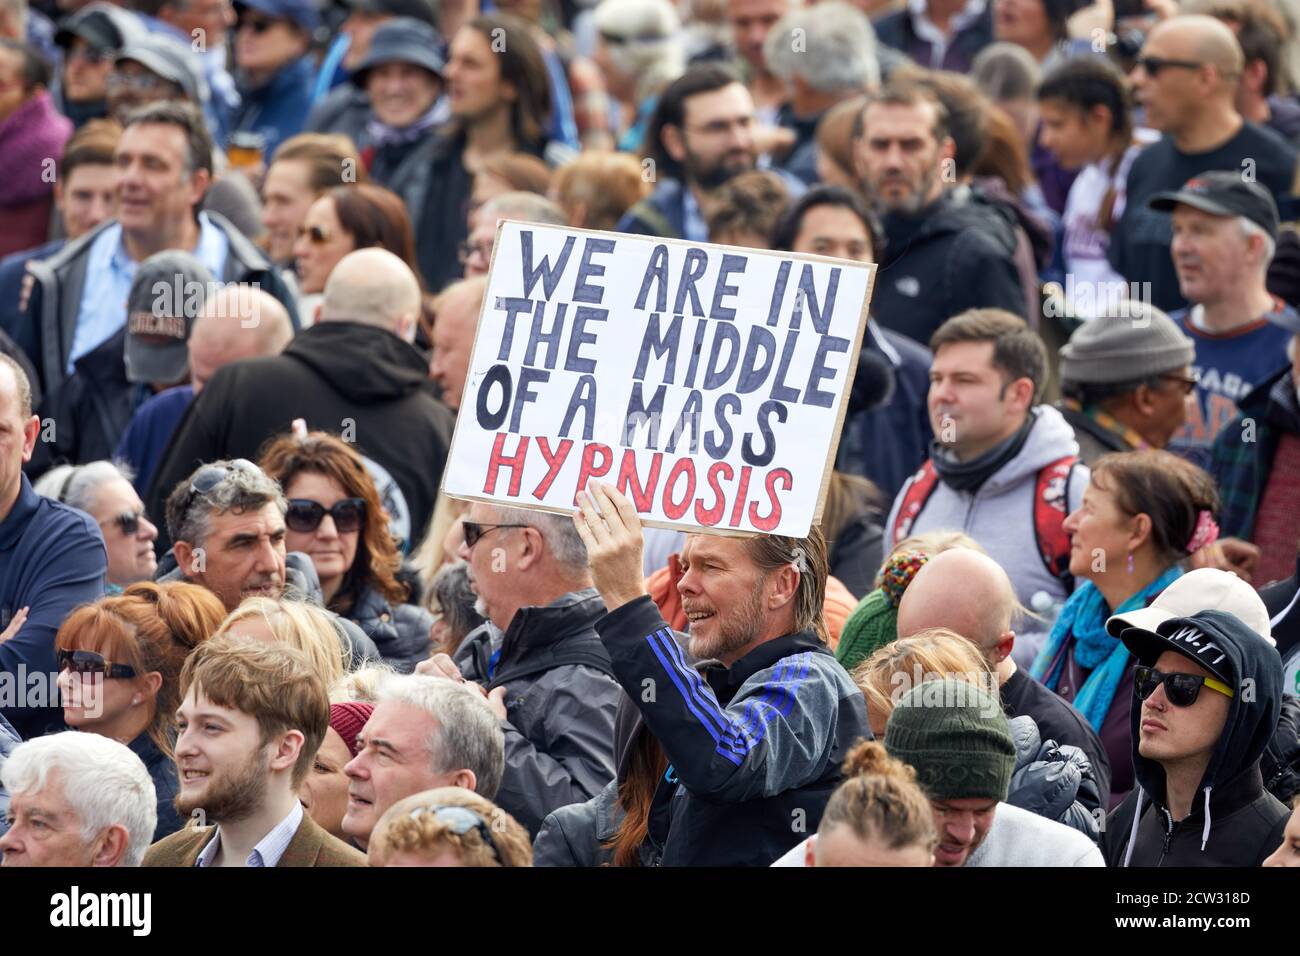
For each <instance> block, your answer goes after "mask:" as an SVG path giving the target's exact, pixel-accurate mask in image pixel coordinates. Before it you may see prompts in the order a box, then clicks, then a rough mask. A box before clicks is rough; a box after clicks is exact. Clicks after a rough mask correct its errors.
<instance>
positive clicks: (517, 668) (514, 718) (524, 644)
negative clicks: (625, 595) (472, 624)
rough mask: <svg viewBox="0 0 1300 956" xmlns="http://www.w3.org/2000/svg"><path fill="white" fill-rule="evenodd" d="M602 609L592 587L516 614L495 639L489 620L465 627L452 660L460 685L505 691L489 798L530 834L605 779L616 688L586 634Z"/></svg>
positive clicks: (609, 771) (610, 765)
mask: <svg viewBox="0 0 1300 956" xmlns="http://www.w3.org/2000/svg"><path fill="white" fill-rule="evenodd" d="M604 613H605V604H604V602H603V601H601V599H600V595H599V594H597V593H596V590H595V588H585V589H583V590H581V591H572V592H570V593H568V594H565V595H562V596H561V597H559V598H558V599H556V600H555V601H552V602H551V603H550V604H547V605H545V606H542V607H524V608H520V609H519V610H518V611H516V612H515V616H514V618H512V619H511V621H510V626H509V627H508V628H507V629H506V631H505V633H504V634H502V633H501V631H500V630H499V629H498V628H497V627H496V626H495V625H493V624H492V623H491V622H490V621H489V622H488V623H486V624H484V625H482V626H481V627H479V628H477V629H475V630H474V631H471V632H470V633H469V634H468V635H467V636H466V638H465V640H464V641H463V642H461V645H460V648H459V649H458V650H457V651H456V654H455V656H454V658H453V659H454V660H455V662H456V666H457V667H459V668H460V672H461V674H463V675H464V677H465V679H466V680H472V681H476V682H478V683H480V684H482V685H483V686H484V687H486V688H487V689H488V690H492V689H493V688H496V687H499V686H504V687H505V688H506V700H505V704H506V714H507V716H506V719H505V720H504V721H502V724H501V729H502V730H503V731H504V732H505V738H506V765H505V773H504V774H503V775H502V778H501V789H500V790H499V791H497V795H496V802H497V804H498V805H499V806H500V807H501V809H503V810H505V811H506V812H507V813H509V814H510V815H511V816H513V817H514V818H515V819H516V820H518V821H519V822H520V823H522V824H523V825H524V826H525V827H527V828H528V833H529V835H530V836H532V837H536V836H537V832H538V830H539V829H540V828H541V825H542V821H543V820H544V819H546V816H547V814H549V813H551V812H552V811H553V810H556V809H558V808H560V807H563V806H568V805H569V804H571V803H582V802H584V801H586V800H589V799H591V798H592V797H594V796H595V795H596V794H598V793H599V792H600V791H601V790H602V789H603V788H604V787H605V786H606V784H608V783H609V782H610V781H611V780H612V779H614V774H615V767H614V749H613V746H614V713H615V711H616V710H617V708H618V700H619V697H620V692H619V688H618V684H617V683H615V681H614V679H613V677H611V676H610V674H609V663H608V662H609V655H608V653H606V651H605V649H604V647H602V646H601V644H600V641H599V640H598V639H597V638H596V634H595V631H594V630H593V625H594V623H595V622H596V620H597V619H598V618H599V617H600V616H601V615H602V614H604ZM497 651H499V654H498V653H496V652H497Z"/></svg>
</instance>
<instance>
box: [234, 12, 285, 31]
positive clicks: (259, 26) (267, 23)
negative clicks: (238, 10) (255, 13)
mask: <svg viewBox="0 0 1300 956" xmlns="http://www.w3.org/2000/svg"><path fill="white" fill-rule="evenodd" d="M275 24H276V21H275V20H264V19H262V18H261V17H249V16H243V17H240V18H239V23H238V25H237V26H236V27H235V29H236V30H242V29H244V27H248V29H250V30H252V31H253V32H254V33H259V34H261V33H265V32H266V31H267V30H269V29H271V27H273V26H275Z"/></svg>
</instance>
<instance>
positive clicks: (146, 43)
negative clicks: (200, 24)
mask: <svg viewBox="0 0 1300 956" xmlns="http://www.w3.org/2000/svg"><path fill="white" fill-rule="evenodd" d="M122 60H134V61H135V62H136V63H139V64H140V65H141V66H143V67H144V68H145V69H147V70H149V71H150V72H151V73H156V74H157V75H158V76H161V77H162V78H163V79H164V80H166V81H168V82H169V83H175V84H176V85H177V86H179V87H180V88H181V90H182V92H184V94H185V97H186V99H188V100H189V101H190V102H191V103H194V104H196V105H199V106H202V105H203V104H204V103H206V102H207V100H208V81H207V80H206V79H204V77H203V68H202V66H200V65H199V61H198V59H197V58H196V57H195V55H194V54H193V53H191V52H190V48H189V47H187V46H186V45H185V44H184V43H181V41H180V40H176V39H173V38H172V37H169V36H164V35H162V34H161V33H149V34H146V35H145V36H142V37H139V38H137V39H135V40H131V41H130V42H129V43H127V44H126V46H124V47H122V49H121V50H120V51H119V52H118V54H117V60H116V61H115V62H121V61H122Z"/></svg>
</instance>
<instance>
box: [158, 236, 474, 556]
mask: <svg viewBox="0 0 1300 956" xmlns="http://www.w3.org/2000/svg"><path fill="white" fill-rule="evenodd" d="M419 315H420V285H419V282H418V281H417V280H416V278H415V274H414V273H412V272H411V270H410V269H409V268H408V267H407V266H406V264H405V263H404V262H402V260H401V259H399V258H398V257H397V256H395V255H393V254H392V253H391V252H388V251H386V250H384V249H379V248H369V249H359V250H357V251H356V252H352V253H349V254H348V255H346V256H344V257H343V258H342V259H341V260H339V263H338V265H336V266H335V267H334V270H333V271H332V272H331V273H330V277H329V281H328V282H327V283H326V284H325V296H324V300H323V301H322V303H321V309H320V319H319V321H318V322H317V323H316V324H315V325H313V326H312V327H311V328H309V329H305V330H304V331H302V332H300V333H298V335H297V337H295V338H294V339H293V341H292V342H290V343H289V345H288V347H287V348H285V350H284V352H283V353H282V354H280V355H273V356H269V357H265V358H253V359H248V360H246V361H242V362H235V363H234V364H232V365H227V366H225V367H224V368H222V369H221V370H220V371H218V372H217V373H216V374H215V375H213V376H212V379H211V381H209V382H208V383H207V385H206V386H205V387H204V388H203V390H202V391H201V392H200V393H199V394H198V395H197V396H196V397H195V399H194V402H193V404H192V405H190V407H189V410H188V411H187V412H186V414H185V419H184V420H183V421H182V422H181V424H180V426H179V427H178V428H177V430H176V434H175V436H174V437H173V439H172V442H171V445H170V446H169V447H168V449H167V452H166V454H165V455H164V456H163V460H162V463H161V464H160V465H159V466H158V473H157V475H155V477H154V480H153V483H152V485H151V486H150V489H149V495H148V497H147V498H146V499H145V500H146V503H147V504H148V505H149V510H150V513H151V514H158V515H159V516H161V515H162V512H163V502H164V501H165V500H166V498H167V495H168V494H170V493H171V491H172V489H173V488H175V486H176V484H177V482H180V481H182V480H184V479H185V478H187V477H188V476H189V475H190V473H191V472H193V470H194V468H195V467H196V466H197V465H198V464H199V463H201V462H208V461H216V460H218V459H231V458H253V459H255V458H256V457H257V454H258V450H259V449H260V448H261V447H262V445H263V444H264V443H265V442H266V440H267V439H268V438H270V437H272V436H274V435H282V434H284V433H286V432H288V431H289V429H290V427H291V425H292V423H293V420H294V419H295V418H302V419H305V420H306V422H307V427H308V428H309V429H311V430H321V431H327V432H332V433H334V434H336V435H340V436H341V437H342V438H343V439H344V440H345V441H347V442H349V443H350V444H351V445H352V447H353V448H355V449H356V450H357V452H358V453H360V454H361V455H362V456H363V457H364V458H365V459H366V464H367V466H368V467H369V469H370V472H371V475H372V477H373V478H374V479H375V484H376V485H377V486H378V488H379V493H380V497H381V498H382V499H383V503H384V509H385V510H386V511H387V512H388V515H389V529H390V530H391V531H392V532H393V534H394V535H396V536H397V537H398V538H399V539H401V540H403V541H405V542H407V543H408V544H409V545H412V546H413V545H415V544H418V543H419V542H418V535H419V534H420V533H421V532H422V531H423V529H424V528H426V527H427V526H428V524H429V517H430V515H432V513H433V504H434V498H435V495H436V493H437V489H438V483H439V481H440V479H441V477H442V466H443V463H444V461H445V460H446V457H447V447H448V445H449V444H450V442H451V428H452V424H453V417H452V414H451V412H450V411H449V410H448V409H447V407H446V406H445V405H443V404H442V403H441V402H440V401H438V400H437V399H436V398H434V397H433V395H432V394H430V392H429V390H428V369H429V363H428V359H427V358H425V356H424V355H423V354H421V353H420V351H419V350H417V349H416V348H415V346H414V345H413V344H412V343H413V341H414V338H415V328H416V322H417V320H418V318H419ZM169 544H170V542H163V545H164V546H167V545H169Z"/></svg>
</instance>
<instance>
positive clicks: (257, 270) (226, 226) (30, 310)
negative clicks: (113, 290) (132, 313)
mask: <svg viewBox="0 0 1300 956" xmlns="http://www.w3.org/2000/svg"><path fill="white" fill-rule="evenodd" d="M203 214H204V215H205V216H207V217H208V219H209V220H210V221H211V222H212V224H213V225H214V226H216V227H217V228H218V229H220V230H221V231H222V232H223V233H225V235H226V239H227V241H228V243H229V251H228V252H227V254H226V268H225V271H224V272H223V274H222V275H221V277H220V279H221V281H222V282H242V283H248V284H252V285H256V286H258V287H259V288H261V289H262V291H263V292H266V293H268V294H270V295H272V296H274V297H275V298H276V299H278V300H279V301H280V303H281V304H282V305H283V306H284V307H285V309H287V310H288V312H289V320H290V321H291V322H292V323H293V327H294V328H295V329H296V328H298V310H297V307H296V306H295V304H294V300H293V296H292V295H290V293H289V287H288V286H286V285H285V283H284V279H283V278H282V277H281V276H280V272H279V270H278V269H276V268H275V266H273V265H272V264H271V260H269V259H268V258H267V257H266V255H265V254H264V253H263V252H262V251H261V250H260V249H258V248H257V246H255V245H253V243H252V242H250V241H249V240H248V239H247V238H245V236H244V234H243V233H242V232H240V231H239V230H238V229H236V228H235V227H234V226H233V225H232V224H231V222H230V220H229V219H227V218H226V217H225V216H223V215H221V214H220V213H217V212H212V211H210V210H204V213H203ZM116 222H117V220H116V219H110V220H108V221H106V222H104V223H101V224H100V225H99V226H97V227H95V228H94V229H92V230H91V231H90V232H88V233H86V234H85V235H84V236H81V237H79V238H77V239H73V240H72V241H70V242H68V243H67V244H66V245H65V246H63V248H61V249H60V250H59V251H58V252H57V253H55V254H54V255H52V256H50V257H49V258H48V259H40V260H34V261H31V262H28V264H27V271H28V272H30V273H31V274H32V275H33V276H34V277H35V281H34V284H33V287H32V295H31V299H30V300H29V302H28V304H27V312H26V315H25V316H23V317H22V318H21V319H20V320H19V322H18V323H17V324H16V325H15V327H14V332H15V334H14V341H16V342H17V343H18V344H19V345H20V346H21V347H22V349H23V351H25V352H26V353H27V354H28V355H29V356H30V357H31V359H32V363H33V364H34V365H35V366H36V370H37V371H38V372H39V373H40V376H41V385H42V388H43V389H44V391H45V392H46V394H53V393H54V392H55V391H56V390H57V389H58V387H59V386H60V385H62V384H63V382H64V380H65V379H66V378H67V375H66V372H65V370H66V369H67V366H68V353H69V352H70V351H71V349H72V340H73V335H74V333H75V332H76V329H77V318H78V315H79V313H80V311H81V295H82V292H83V290H84V289H85V286H86V266H87V264H88V262H89V259H90V249H91V246H92V245H93V244H94V242H95V239H96V238H97V237H98V236H99V234H100V233H101V232H103V231H104V230H105V229H108V228H109V227H110V226H112V225H113V224H115V223H116ZM122 319H123V323H124V324H125V320H126V313H125V311H123V314H122Z"/></svg>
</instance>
